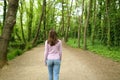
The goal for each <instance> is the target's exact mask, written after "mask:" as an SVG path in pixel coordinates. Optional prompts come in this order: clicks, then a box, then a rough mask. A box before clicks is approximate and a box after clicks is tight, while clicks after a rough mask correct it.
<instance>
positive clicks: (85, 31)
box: [84, 0, 92, 50]
mask: <svg viewBox="0 0 120 80" xmlns="http://www.w3.org/2000/svg"><path fill="white" fill-rule="evenodd" d="M91 5H92V0H89V6H88V11H87V19H86V23H85V28H84V49H85V50H86V49H87V27H88V24H89V18H90V11H91Z"/></svg>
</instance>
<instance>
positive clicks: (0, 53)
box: [0, 0, 19, 67]
mask: <svg viewBox="0 0 120 80" xmlns="http://www.w3.org/2000/svg"><path fill="white" fill-rule="evenodd" d="M18 2H19V0H9V2H8V11H7V14H6V18H5V25H4V28H3V32H2V36H1V38H0V67H3V65H5V64H6V62H7V48H8V44H9V40H10V37H11V33H12V30H13V27H14V25H15V23H16V14H17V8H18Z"/></svg>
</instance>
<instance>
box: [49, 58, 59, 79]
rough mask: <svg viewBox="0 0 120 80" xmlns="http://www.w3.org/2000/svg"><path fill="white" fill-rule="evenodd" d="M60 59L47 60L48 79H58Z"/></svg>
mask: <svg viewBox="0 0 120 80" xmlns="http://www.w3.org/2000/svg"><path fill="white" fill-rule="evenodd" d="M60 62H61V61H60V60H59V59H57V60H47V66H48V72H49V80H53V79H54V80H59V72H60Z"/></svg>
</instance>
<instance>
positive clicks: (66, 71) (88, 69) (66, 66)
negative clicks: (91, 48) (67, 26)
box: [0, 46, 120, 80]
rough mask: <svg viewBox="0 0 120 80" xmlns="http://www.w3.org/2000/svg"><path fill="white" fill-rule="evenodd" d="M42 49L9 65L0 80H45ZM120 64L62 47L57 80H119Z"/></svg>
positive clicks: (37, 48)
mask: <svg viewBox="0 0 120 80" xmlns="http://www.w3.org/2000/svg"><path fill="white" fill-rule="evenodd" d="M43 53H44V46H38V47H36V48H34V49H32V50H30V51H28V52H26V53H24V54H23V55H21V56H19V57H17V58H16V59H14V60H12V61H10V62H9V65H8V66H5V67H4V68H3V69H2V71H1V72H0V80H48V72H47V67H46V66H44V63H43ZM119 75H120V63H116V62H113V61H111V60H109V59H104V58H102V57H100V56H98V55H95V54H91V53H90V52H87V51H82V50H78V49H73V48H70V47H68V46H64V47H63V59H62V65H61V72H60V80H119V79H120V76H119Z"/></svg>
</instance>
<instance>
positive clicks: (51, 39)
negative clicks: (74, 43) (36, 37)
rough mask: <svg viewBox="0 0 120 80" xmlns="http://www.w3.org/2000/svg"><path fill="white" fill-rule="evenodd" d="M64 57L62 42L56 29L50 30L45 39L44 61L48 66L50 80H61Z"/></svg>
mask: <svg viewBox="0 0 120 80" xmlns="http://www.w3.org/2000/svg"><path fill="white" fill-rule="evenodd" d="M61 59H62V42H61V40H59V39H58V38H57V34H56V32H55V31H54V30H50V31H49V35H48V40H46V41H45V52H44V62H45V65H46V66H47V67H48V73H49V80H59V72H60V64H61Z"/></svg>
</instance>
